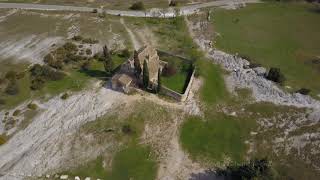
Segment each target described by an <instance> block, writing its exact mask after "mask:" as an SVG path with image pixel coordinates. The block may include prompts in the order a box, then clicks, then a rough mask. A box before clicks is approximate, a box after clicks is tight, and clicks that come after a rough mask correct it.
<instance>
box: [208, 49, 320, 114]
mask: <svg viewBox="0 0 320 180" xmlns="http://www.w3.org/2000/svg"><path fill="white" fill-rule="evenodd" d="M209 56H210V57H212V59H213V60H214V61H215V62H216V63H218V64H220V65H222V66H223V68H225V69H226V70H228V71H230V75H229V76H228V77H227V78H226V79H227V81H229V82H227V84H229V87H231V88H232V89H231V91H232V90H234V89H235V88H249V89H251V90H252V94H253V96H254V98H255V99H256V100H257V101H266V102H272V103H274V104H279V105H288V106H296V107H307V108H312V109H320V102H319V101H317V100H315V99H313V98H311V97H310V96H305V95H301V94H299V93H294V94H290V93H287V92H284V91H283V90H282V89H280V88H279V87H278V86H277V85H276V84H275V83H273V82H272V81H269V80H267V79H265V78H264V77H263V76H261V72H262V70H261V72H260V70H259V71H258V73H257V72H256V71H255V70H252V69H245V68H244V67H245V66H247V65H248V63H249V62H248V61H247V60H245V59H242V58H240V57H237V56H234V55H230V54H227V53H224V52H222V51H219V50H212V51H210V53H209ZM230 85H231V86H230Z"/></svg>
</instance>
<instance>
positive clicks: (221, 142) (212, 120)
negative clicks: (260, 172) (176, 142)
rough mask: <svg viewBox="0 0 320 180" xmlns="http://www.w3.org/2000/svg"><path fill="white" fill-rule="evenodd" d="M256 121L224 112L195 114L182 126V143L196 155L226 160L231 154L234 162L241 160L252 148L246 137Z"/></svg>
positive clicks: (203, 157)
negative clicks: (203, 116)
mask: <svg viewBox="0 0 320 180" xmlns="http://www.w3.org/2000/svg"><path fill="white" fill-rule="evenodd" d="M254 125H255V122H254V121H252V120H248V119H242V118H235V117H231V116H227V115H224V114H216V115H211V116H209V117H206V118H205V119H201V118H199V117H191V118H189V119H187V121H186V122H185V123H184V124H183V126H182V129H181V135H180V136H181V142H182V146H183V147H184V148H185V149H187V150H188V152H189V153H190V154H191V156H192V157H193V158H195V159H196V158H198V159H199V158H200V159H208V160H209V161H210V162H222V161H223V160H224V158H226V157H229V158H231V159H232V161H234V162H241V161H242V160H243V158H244V155H245V153H246V151H247V148H248V147H247V146H246V144H244V141H245V140H247V138H248V137H249V135H250V130H251V129H253V127H254Z"/></svg>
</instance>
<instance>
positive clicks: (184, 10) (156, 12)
mask: <svg viewBox="0 0 320 180" xmlns="http://www.w3.org/2000/svg"><path fill="white" fill-rule="evenodd" d="M258 2H259V1H258V0H236V1H232V0H218V1H212V2H207V3H201V4H195V5H189V6H183V7H181V8H180V14H181V15H189V14H194V13H197V11H198V10H199V9H201V8H206V7H213V6H218V7H219V6H221V7H224V6H229V5H235V4H243V3H258ZM1 8H2V9H29V10H47V11H79V12H92V11H93V10H94V9H96V8H91V7H78V6H63V5H44V4H27V3H0V9H1ZM99 12H101V10H100V9H99ZM105 12H106V13H107V14H110V15H121V16H131V17H161V18H170V17H174V16H175V10H174V9H173V8H168V9H164V10H161V9H157V8H153V9H151V10H150V11H147V12H144V11H122V10H105Z"/></svg>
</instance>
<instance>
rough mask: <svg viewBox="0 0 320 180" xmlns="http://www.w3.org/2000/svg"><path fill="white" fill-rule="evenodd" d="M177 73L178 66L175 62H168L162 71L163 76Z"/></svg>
mask: <svg viewBox="0 0 320 180" xmlns="http://www.w3.org/2000/svg"><path fill="white" fill-rule="evenodd" d="M176 73H177V68H176V67H175V66H174V65H173V64H168V65H167V66H165V67H164V69H163V72H162V74H163V76H165V77H170V76H173V75H175V74H176Z"/></svg>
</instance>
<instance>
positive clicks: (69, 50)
mask: <svg viewBox="0 0 320 180" xmlns="http://www.w3.org/2000/svg"><path fill="white" fill-rule="evenodd" d="M77 52H78V47H77V45H75V44H73V43H71V42H67V43H65V44H64V45H63V46H62V47H59V48H58V49H56V50H55V51H53V52H51V53H49V54H47V55H46V56H45V57H44V62H45V63H47V64H48V65H49V66H51V67H53V68H55V69H62V68H63V65H64V63H69V62H72V61H76V62H77V61H81V60H83V57H82V56H79V55H76V54H77Z"/></svg>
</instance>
